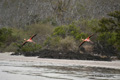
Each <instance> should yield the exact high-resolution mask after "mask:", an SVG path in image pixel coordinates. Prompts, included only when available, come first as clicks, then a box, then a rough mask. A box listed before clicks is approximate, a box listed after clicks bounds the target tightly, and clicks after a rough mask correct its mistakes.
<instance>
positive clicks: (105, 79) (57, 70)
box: [0, 60, 120, 80]
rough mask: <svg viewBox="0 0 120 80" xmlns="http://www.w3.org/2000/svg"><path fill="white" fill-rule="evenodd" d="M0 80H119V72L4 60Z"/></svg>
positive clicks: (1, 65) (1, 62) (0, 69)
mask: <svg viewBox="0 0 120 80" xmlns="http://www.w3.org/2000/svg"><path fill="white" fill-rule="evenodd" d="M0 80H120V70H113V69H104V68H90V67H82V66H74V65H62V64H52V63H49V64H48V63H45V62H30V61H29V62H28V61H26V62H25V61H7V60H6V61H5V60H4V61H0Z"/></svg>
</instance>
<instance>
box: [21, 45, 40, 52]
mask: <svg viewBox="0 0 120 80" xmlns="http://www.w3.org/2000/svg"><path fill="white" fill-rule="evenodd" d="M41 48H42V47H41V45H39V44H33V43H27V44H26V45H24V46H23V47H22V48H21V50H20V51H22V52H35V51H40V49H41Z"/></svg>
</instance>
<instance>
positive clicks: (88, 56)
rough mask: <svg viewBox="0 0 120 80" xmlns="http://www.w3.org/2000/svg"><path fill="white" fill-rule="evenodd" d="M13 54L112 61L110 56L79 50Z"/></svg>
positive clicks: (46, 50) (45, 50)
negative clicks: (103, 56) (82, 52)
mask: <svg viewBox="0 0 120 80" xmlns="http://www.w3.org/2000/svg"><path fill="white" fill-rule="evenodd" d="M12 55H24V56H38V58H53V59H74V60H75V59H76V60H99V61H111V59H110V58H109V57H105V58H102V57H100V56H94V55H91V54H87V53H84V54H81V53H79V52H72V51H67V52H62V51H56V50H48V49H44V50H41V51H39V52H19V53H18V52H16V53H14V54H12Z"/></svg>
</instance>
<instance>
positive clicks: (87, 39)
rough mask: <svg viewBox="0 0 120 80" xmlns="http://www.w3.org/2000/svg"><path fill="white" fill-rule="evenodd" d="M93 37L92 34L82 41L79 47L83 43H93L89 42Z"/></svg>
mask: <svg viewBox="0 0 120 80" xmlns="http://www.w3.org/2000/svg"><path fill="white" fill-rule="evenodd" d="M93 35H94V34H92V35H90V36H88V37H87V38H86V39H82V40H83V41H82V42H81V43H80V45H79V47H80V46H81V45H82V44H83V43H85V42H91V43H93V42H92V41H91V40H90V38H91V37H92V36H93Z"/></svg>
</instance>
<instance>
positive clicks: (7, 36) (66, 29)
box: [0, 0, 120, 55]
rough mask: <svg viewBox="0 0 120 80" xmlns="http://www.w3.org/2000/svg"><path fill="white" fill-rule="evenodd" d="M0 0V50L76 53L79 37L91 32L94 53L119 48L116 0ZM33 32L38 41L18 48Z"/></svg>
mask: <svg viewBox="0 0 120 80" xmlns="http://www.w3.org/2000/svg"><path fill="white" fill-rule="evenodd" d="M0 2H1V3H0V5H1V6H0V9H1V11H0V51H3V52H5V51H14V52H16V51H20V52H37V51H40V50H41V49H50V50H58V51H65V52H67V51H73V52H75V51H80V49H79V48H78V46H79V44H80V43H81V41H82V39H84V38H86V37H88V36H89V35H91V34H93V33H95V35H94V37H92V41H93V42H94V44H92V47H93V48H94V49H93V48H92V50H93V51H92V52H93V53H97V54H102V55H104V54H107V55H109V54H111V53H112V54H114V53H119V51H120V11H118V10H119V9H120V5H118V3H120V1H119V0H116V1H114V0H110V1H107V0H106V1H105V0H93V1H89V0H86V1H84V0H44V1H43V0H31V1H24V0H20V1H15V0H1V1H0ZM106 3H107V5H106ZM11 4H13V5H11ZM31 7H32V8H31ZM5 10H6V11H5ZM116 10H117V11H116ZM113 11H114V12H113ZM109 12H111V13H109ZM107 13H108V14H107ZM102 16H104V17H102ZM4 26H6V27H4ZM33 34H37V36H36V37H35V38H34V39H33V40H34V41H35V42H36V43H37V44H31V43H28V44H26V45H25V46H23V47H22V48H20V46H21V44H22V43H23V42H24V38H26V39H28V38H30V37H31V36H32V35H33ZM88 44H89V43H88ZM85 45H87V44H85ZM90 45H91V44H90ZM82 48H85V47H84V45H83V46H82Z"/></svg>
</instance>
